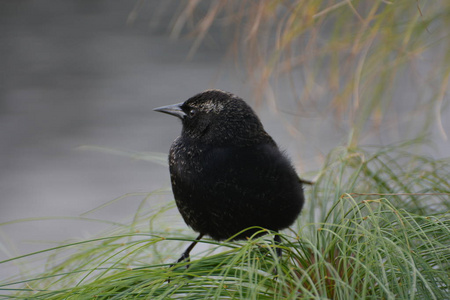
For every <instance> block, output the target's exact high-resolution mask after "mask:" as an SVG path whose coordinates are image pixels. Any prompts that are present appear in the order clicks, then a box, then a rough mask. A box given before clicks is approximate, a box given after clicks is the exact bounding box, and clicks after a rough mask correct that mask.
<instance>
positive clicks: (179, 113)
mask: <svg viewBox="0 0 450 300" xmlns="http://www.w3.org/2000/svg"><path fill="white" fill-rule="evenodd" d="M181 105H183V103H178V104H172V105H167V106H161V107H157V108H155V109H153V110H154V111H159V112H162V113H165V114H169V115H172V116H175V117H178V118H180V119H183V118H184V117H185V116H186V113H185V112H184V111H183V109H182V108H181Z"/></svg>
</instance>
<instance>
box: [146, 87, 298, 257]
mask: <svg viewBox="0 0 450 300" xmlns="http://www.w3.org/2000/svg"><path fill="white" fill-rule="evenodd" d="M155 111H158V112H163V113H166V114H170V115H173V116H176V117H178V118H180V119H181V122H182V124H183V129H182V132H181V135H180V136H179V137H178V138H177V139H176V140H175V141H174V142H173V144H172V147H171V148H170V154H169V166H170V176H171V181H172V190H173V194H174V196H175V201H176V204H177V207H178V210H179V211H180V213H181V215H182V217H183V219H184V221H185V222H186V224H187V225H189V226H190V227H192V229H194V230H195V231H196V232H198V233H199V236H198V237H197V239H196V241H194V242H193V243H192V244H191V245H190V246H189V247H188V248H187V249H186V251H185V252H184V253H183V255H182V256H181V257H180V259H179V260H178V262H181V261H183V260H189V253H190V251H191V250H192V248H194V246H195V245H196V243H197V242H198V241H199V240H200V239H201V238H202V237H203V236H204V235H208V236H210V237H211V238H212V239H214V240H225V239H229V238H233V239H245V238H247V237H250V236H252V235H253V234H255V233H256V232H258V231H260V230H258V229H251V230H246V231H243V230H245V229H246V228H248V227H251V226H260V227H263V228H266V229H269V230H271V231H275V232H278V231H279V230H281V229H284V228H287V227H289V226H290V225H292V223H293V222H294V221H295V220H296V218H297V216H298V215H299V213H300V211H301V209H302V206H303V202H304V197H303V188H302V181H301V180H300V179H299V177H298V175H297V173H296V172H295V170H294V167H293V166H292V164H291V162H290V160H289V159H288V158H287V157H286V155H285V154H284V153H283V152H282V151H280V149H279V148H278V146H277V144H276V143H275V142H274V140H273V139H272V138H271V137H270V135H269V134H267V132H266V131H265V130H264V128H263V125H262V124H261V121H260V120H259V118H258V116H257V115H256V114H255V113H254V111H253V110H252V109H251V108H250V106H248V105H247V104H246V103H245V102H244V101H243V100H242V99H241V98H239V97H237V96H235V95H233V94H231V93H227V92H223V91H220V90H208V91H205V92H203V93H200V94H198V95H195V96H194V97H192V98H190V99H188V100H187V101H186V102H184V103H179V104H174V105H168V106H163V107H159V108H156V109H155ZM241 231H243V232H242V233H240V232H241ZM238 233H239V234H238ZM274 239H275V242H276V243H279V242H280V238H279V236H278V235H275V238H274ZM277 254H278V256H281V249H280V248H277Z"/></svg>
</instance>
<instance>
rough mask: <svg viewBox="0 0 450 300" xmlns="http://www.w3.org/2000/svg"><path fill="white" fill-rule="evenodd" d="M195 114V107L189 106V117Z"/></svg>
mask: <svg viewBox="0 0 450 300" xmlns="http://www.w3.org/2000/svg"><path fill="white" fill-rule="evenodd" d="M196 114H197V110H196V109H195V108H191V109H190V110H189V117H193V116H195V115H196Z"/></svg>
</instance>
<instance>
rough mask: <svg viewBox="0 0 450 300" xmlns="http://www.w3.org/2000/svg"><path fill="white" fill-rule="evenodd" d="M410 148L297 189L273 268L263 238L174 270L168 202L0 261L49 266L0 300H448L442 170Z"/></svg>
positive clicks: (361, 160) (334, 169)
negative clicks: (39, 261)
mask: <svg viewBox="0 0 450 300" xmlns="http://www.w3.org/2000/svg"><path fill="white" fill-rule="evenodd" d="M408 146H410V145H396V146H393V147H391V148H389V147H388V148H383V149H375V150H374V149H359V148H345V147H341V148H337V149H335V150H334V151H332V152H331V154H330V155H329V156H328V159H327V162H326V164H325V166H324V168H323V169H322V170H321V171H320V172H319V175H318V180H317V182H316V184H315V185H314V186H312V187H311V188H306V194H307V197H306V198H307V201H308V202H307V203H306V205H305V209H304V211H303V213H302V215H301V217H300V218H299V220H298V223H297V224H296V225H295V226H294V228H292V230H289V231H286V232H283V233H282V234H280V235H281V239H282V245H281V246H280V247H282V248H283V257H282V259H281V260H278V258H277V257H276V255H275V248H274V247H275V246H274V245H273V244H272V242H271V238H270V235H267V236H263V237H259V238H252V239H249V240H248V241H246V242H239V243H235V242H215V241H211V240H207V239H206V240H204V241H202V242H201V243H202V244H203V245H209V246H208V247H203V248H206V249H207V250H203V251H202V252H201V253H198V254H196V255H194V257H193V260H192V261H191V262H189V263H188V262H185V263H180V264H177V265H176V266H172V267H171V266H170V263H172V262H173V261H174V260H175V259H176V258H177V256H178V255H179V253H180V252H181V251H182V249H183V248H184V247H185V246H186V244H187V242H188V241H192V240H193V239H194V237H193V234H192V232H189V233H188V234H187V235H183V234H182V233H180V232H176V231H174V232H167V231H164V229H165V228H164V225H162V224H161V225H160V226H161V227H160V226H159V225H158V224H159V222H164V219H165V218H167V212H168V211H170V210H171V209H173V208H174V205H173V204H172V203H171V204H170V205H165V206H162V207H160V208H158V209H156V208H153V210H145V209H144V207H145V205H142V206H141V207H142V208H141V211H140V212H138V213H137V214H136V217H135V218H134V220H133V222H132V223H131V224H130V225H129V226H119V227H118V228H114V229H113V230H112V231H110V232H107V233H104V234H102V235H101V236H100V237H97V238H94V239H89V240H84V241H80V242H76V243H70V244H67V245H61V246H59V247H55V248H51V249H48V250H46V251H41V252H39V253H32V254H29V255H27V256H22V257H16V258H12V259H9V260H7V261H3V262H1V264H6V263H8V262H11V261H20V260H24V259H27V258H30V257H35V256H39V255H42V254H45V255H46V256H47V257H50V258H49V267H48V268H47V270H46V271H45V272H43V273H40V274H35V275H33V276H31V277H25V278H23V277H16V278H10V279H9V280H8V281H7V282H3V283H1V284H0V291H1V293H2V296H3V297H5V298H7V297H10V298H14V299H30V298H33V299H135V298H136V299H137V298H144V299H180V298H183V299H204V298H207V299H210V298H211V299H298V298H302V299H445V298H446V297H447V296H448V294H449V292H450V291H449V283H450V282H449V277H448V274H449V271H450V264H449V263H450V250H449V249H450V222H449V209H448V207H449V195H450V194H449V192H450V187H449V183H448V174H449V173H450V172H449V171H450V168H449V161H448V160H441V161H434V160H431V159H429V158H426V157H423V156H417V155H413V154H410V153H407V152H406V151H404V149H405V147H408ZM364 192H366V194H364ZM367 192H370V193H367ZM150 197H151V195H146V199H148V198H150ZM149 220H151V221H150V222H149ZM261 230H264V229H263V228H261ZM188 236H189V237H188ZM188 264H190V268H188V269H187V268H186V266H187V265H188Z"/></svg>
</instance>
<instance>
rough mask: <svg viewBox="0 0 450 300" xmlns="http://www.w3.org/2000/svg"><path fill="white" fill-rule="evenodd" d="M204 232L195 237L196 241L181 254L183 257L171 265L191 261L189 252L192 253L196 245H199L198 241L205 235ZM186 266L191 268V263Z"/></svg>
mask: <svg viewBox="0 0 450 300" xmlns="http://www.w3.org/2000/svg"><path fill="white" fill-rule="evenodd" d="M203 235H204V234H203V233H200V234H199V235H198V237H197V238H196V239H195V241H193V242H192V243H191V244H190V245H189V247H187V249H186V250H185V251H184V252H183V254H182V255H181V257H180V258H179V259H178V260H177V262H176V263H175V264H173V265H171V266H170V267H173V266H174V265H176V264H177V263H180V262H182V261H185V260H186V261H188V262H189V261H190V260H189V254H190V253H191V251H192V249H194V247H195V245H197V243H198V242H199V241H200V240H201V239H202V237H203ZM186 268H189V265H187V266H186Z"/></svg>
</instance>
